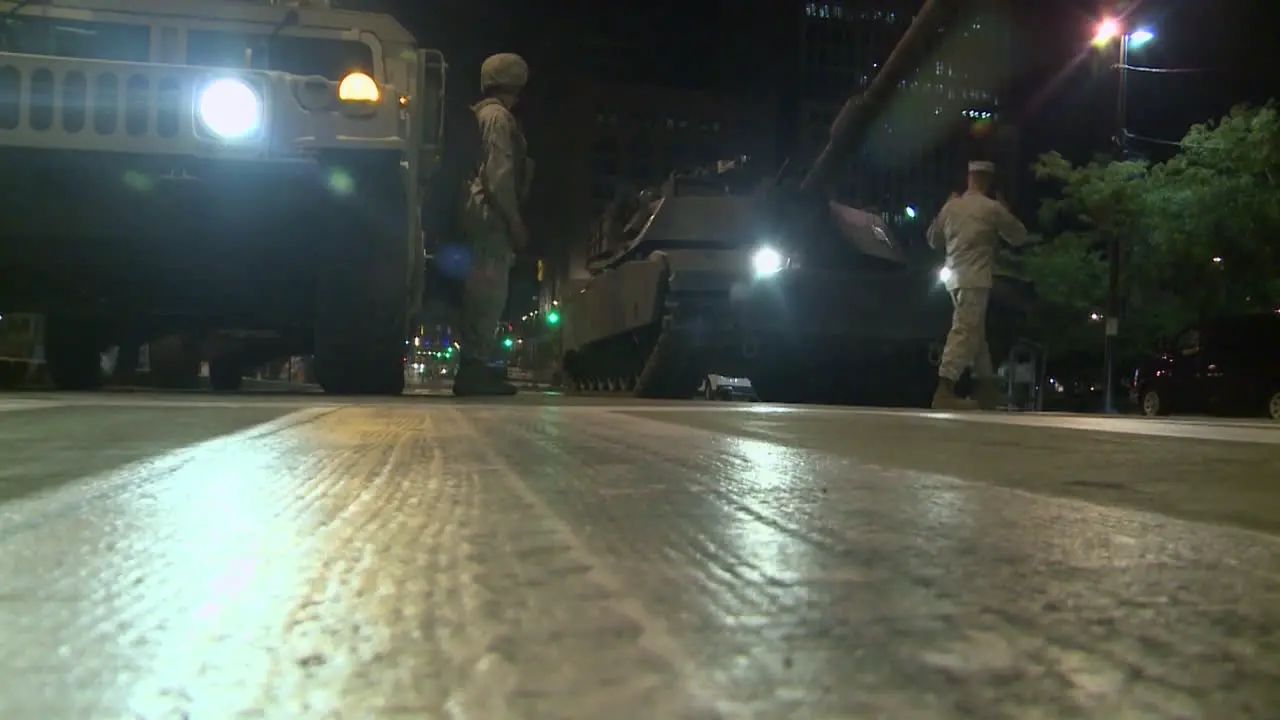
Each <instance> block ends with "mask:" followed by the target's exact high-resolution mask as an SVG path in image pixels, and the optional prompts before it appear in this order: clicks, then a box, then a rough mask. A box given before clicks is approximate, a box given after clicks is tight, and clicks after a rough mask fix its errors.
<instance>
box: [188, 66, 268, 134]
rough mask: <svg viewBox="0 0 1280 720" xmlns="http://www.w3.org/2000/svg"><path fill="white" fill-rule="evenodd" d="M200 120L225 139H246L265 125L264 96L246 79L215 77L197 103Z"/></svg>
mask: <svg viewBox="0 0 1280 720" xmlns="http://www.w3.org/2000/svg"><path fill="white" fill-rule="evenodd" d="M196 113H197V115H198V116H199V118H200V123H201V124H202V125H204V126H205V128H207V129H208V130H209V132H211V133H213V134H214V135H217V136H218V138H220V139H222V140H243V139H245V138H249V137H252V136H253V135H255V134H257V132H258V131H259V130H260V129H261V128H262V99H261V98H259V97H258V93H256V92H254V90H253V88H251V87H249V84H248V83H246V82H244V81H243V80H237V79H235V78H222V79H220V80H214V81H213V82H211V83H209V84H208V85H206V86H205V87H204V89H203V90H201V91H200V95H199V99H198V100H197V103H196Z"/></svg>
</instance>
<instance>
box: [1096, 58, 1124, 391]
mask: <svg viewBox="0 0 1280 720" xmlns="http://www.w3.org/2000/svg"><path fill="white" fill-rule="evenodd" d="M1128 64H1129V34H1128V33H1122V34H1121V35H1120V66H1119V68H1118V70H1119V72H1120V76H1119V82H1118V83H1117V85H1118V86H1119V89H1118V92H1117V97H1116V126H1117V127H1116V143H1117V144H1118V145H1119V146H1120V159H1121V160H1125V159H1126V158H1127V157H1128V155H1129V137H1128V131H1127V129H1126V128H1125V125H1126V122H1125V120H1126V118H1125V110H1126V107H1125V106H1126V102H1125V101H1126V99H1127V98H1126V96H1127V95H1128V89H1129V87H1128V78H1129V73H1128V68H1127V65H1128ZM1103 324H1104V325H1105V326H1106V339H1105V340H1104V341H1103V346H1102V355H1103V367H1104V372H1105V373H1106V377H1105V384H1104V387H1105V392H1106V396H1105V398H1104V404H1103V411H1104V412H1106V413H1108V414H1111V413H1114V412H1116V388H1115V385H1116V345H1117V343H1118V340H1119V335H1120V233H1118V232H1116V230H1115V228H1111V230H1110V233H1109V237H1108V238H1107V316H1106V318H1104V323H1103Z"/></svg>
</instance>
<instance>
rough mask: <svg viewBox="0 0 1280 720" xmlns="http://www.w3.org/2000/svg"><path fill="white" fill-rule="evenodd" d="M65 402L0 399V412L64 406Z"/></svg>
mask: <svg viewBox="0 0 1280 720" xmlns="http://www.w3.org/2000/svg"><path fill="white" fill-rule="evenodd" d="M66 404H67V403H65V402H59V401H56V400H0V412H17V411H19V410H39V409H41V408H56V407H65V406H66Z"/></svg>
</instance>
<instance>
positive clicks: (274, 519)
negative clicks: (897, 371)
mask: <svg viewBox="0 0 1280 720" xmlns="http://www.w3.org/2000/svg"><path fill="white" fill-rule="evenodd" d="M66 402H69V403H70V404H67V405H63V406H52V405H51V404H50V403H49V402H47V401H45V402H42V401H39V400H36V401H26V400H21V401H20V400H17V399H15V400H8V399H4V398H0V410H8V412H0V446H2V448H0V452H2V453H4V457H5V458H6V460H8V459H10V458H12V462H6V464H5V465H4V466H3V467H2V468H0V501H2V502H0V638H2V646H3V647H4V648H5V650H6V651H5V653H4V654H3V659H2V660H0V678H3V679H2V680H0V683H3V688H2V689H0V717H3V718H10V717H13V718H27V717H32V718H35V717H42V718H43V717H48V718H63V717H65V718H90V717H103V718H119V717H144V718H167V717H182V716H189V717H194V718H205V717H208V718H236V717H272V718H275V717H279V718H301V717H308V718H310V717H317V718H323V717H344V718H345V717H350V718H371V717H414V718H423V717H458V718H463V717H465V718H482V719H483V718H506V717H513V718H541V717H547V718H561V717H572V718H575V719H584V718H610V719H612V718H659V717H660V718H680V717H697V718H712V717H726V718H737V717H762V718H796V717H821V718H827V717H885V718H895V719H896V718H915V717H974V718H1003V717H1008V718H1019V719H1021V718H1038V717H1106V718H1129V717H1160V718H1179V717H1187V718H1214V719H1217V718H1226V717H1231V718H1253V717H1256V718H1263V717H1273V716H1274V711H1275V708H1277V707H1280V682H1277V681H1280V641H1278V640H1277V638H1280V554H1278V553H1277V548H1278V547H1280V544H1278V543H1277V541H1276V538H1275V536H1274V529H1275V528H1277V527H1280V511H1276V508H1277V506H1276V505H1275V504H1274V503H1275V502H1276V501H1274V500H1270V499H1268V498H1270V496H1271V495H1272V494H1274V493H1272V492H1268V491H1269V490H1271V485H1272V483H1274V482H1275V480H1274V479H1273V478H1274V476H1275V468H1277V467H1280V433H1277V434H1274V435H1267V434H1266V433H1268V432H1275V429H1273V428H1268V427H1266V426H1263V425H1240V426H1235V427H1231V428H1225V429H1224V428H1223V427H1220V426H1217V425H1212V424H1203V423H1201V424H1199V425H1198V427H1200V428H1203V429H1201V430H1195V429H1194V427H1193V426H1196V424H1194V423H1165V424H1157V423H1151V424H1147V425H1146V426H1143V427H1138V428H1132V427H1128V426H1124V425H1111V426H1106V425H1102V426H1097V425H1088V426H1084V427H1079V428H1076V429H1067V430H1064V429H1061V428H1062V426H1063V425H1064V424H1065V423H1063V422H1058V423H1056V424H1055V423H1050V422H1047V421H1044V420H1030V421H1026V422H1019V421H1017V420H1011V419H1009V418H1008V417H1007V416H999V417H998V418H986V419H981V420H978V419H973V418H969V419H956V418H948V417H913V416H910V415H903V414H901V413H858V412H848V411H834V410H833V411H828V410H815V411H793V412H754V411H746V410H726V411H708V410H706V409H705V408H695V409H686V408H682V407H680V406H671V405H662V406H655V407H640V406H624V407H610V406H607V405H604V404H597V405H594V406H569V407H564V406H560V405H559V404H555V403H552V404H545V403H529V402H525V403H516V404H511V405H495V404H485V403H479V404H454V403H450V402H434V401H433V402H409V401H402V402H387V403H376V404H371V405H348V406H338V405H334V404H332V403H324V402H323V398H301V399H285V400H278V401H264V400H261V399H252V398H250V399H248V400H245V401H243V402H241V401H232V400H217V399H214V400H208V399H205V400H200V401H195V402H192V403H191V404H189V405H185V406H184V405H183V404H182V402H180V401H166V402H167V403H168V404H158V403H156V402H155V401H154V400H152V399H149V398H129V399H124V400H122V399H120V398H118V397H107V398H105V399H96V398H95V399H90V400H82V399H72V400H67V401H66ZM1130 422H1132V421H1130ZM1166 425H1167V426H1175V425H1176V426H1177V427H1174V428H1173V429H1172V430H1170V429H1168V428H1166V427H1165V426H1166ZM1187 427H1193V429H1192V430H1187V429H1186V428H1187ZM1111 429H1119V430H1120V432H1109V431H1108V430H1111ZM1187 435H1190V436H1192V437H1196V436H1199V437H1205V436H1208V437H1213V438H1216V439H1215V440H1213V441H1206V440H1192V439H1188V437H1187ZM1179 436H1181V437H1179ZM1269 438H1270V439H1269ZM1206 488H1208V490H1206ZM1269 503H1270V504H1269ZM1249 528H1255V529H1256V530H1251V529H1249ZM1258 531H1266V532H1258ZM183 713H186V715H183Z"/></svg>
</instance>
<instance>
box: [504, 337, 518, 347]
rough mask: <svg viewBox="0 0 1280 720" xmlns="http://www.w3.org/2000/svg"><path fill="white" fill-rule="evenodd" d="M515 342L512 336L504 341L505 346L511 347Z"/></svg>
mask: <svg viewBox="0 0 1280 720" xmlns="http://www.w3.org/2000/svg"><path fill="white" fill-rule="evenodd" d="M515 344H516V341H515V340H512V339H511V338H504V339H503V341H502V345H503V347H511V346H512V345H515Z"/></svg>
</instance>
